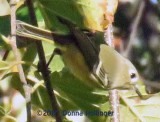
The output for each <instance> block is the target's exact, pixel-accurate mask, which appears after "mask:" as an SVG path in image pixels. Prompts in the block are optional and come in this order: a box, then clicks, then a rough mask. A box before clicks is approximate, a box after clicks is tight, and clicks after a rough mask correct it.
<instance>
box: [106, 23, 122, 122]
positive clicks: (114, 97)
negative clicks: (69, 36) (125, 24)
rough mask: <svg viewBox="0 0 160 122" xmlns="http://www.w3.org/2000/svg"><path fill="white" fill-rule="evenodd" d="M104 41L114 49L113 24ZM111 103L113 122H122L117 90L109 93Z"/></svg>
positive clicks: (108, 29)
mask: <svg viewBox="0 0 160 122" xmlns="http://www.w3.org/2000/svg"><path fill="white" fill-rule="evenodd" d="M104 39H105V42H106V43H107V44H108V45H109V46H111V47H114V44H113V28H112V24H110V25H109V26H108V28H107V29H106V30H105V33H104ZM106 53H107V52H106ZM109 101H110V103H111V109H112V111H113V112H114V114H113V117H112V122H120V117H119V95H118V91H117V90H116V89H114V90H110V91H109Z"/></svg>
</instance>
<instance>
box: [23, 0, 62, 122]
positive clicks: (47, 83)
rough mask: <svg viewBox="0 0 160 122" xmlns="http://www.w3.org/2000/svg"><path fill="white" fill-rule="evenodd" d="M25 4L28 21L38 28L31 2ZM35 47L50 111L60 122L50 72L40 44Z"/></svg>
mask: <svg viewBox="0 0 160 122" xmlns="http://www.w3.org/2000/svg"><path fill="white" fill-rule="evenodd" d="M26 4H27V6H28V10H29V15H30V18H31V19H30V20H31V23H32V24H33V25H35V26H38V24H37V19H36V15H35V11H34V7H33V3H32V1H31V0H26ZM36 46H37V51H38V56H39V63H40V66H41V69H42V70H40V71H41V73H42V76H43V79H44V81H45V82H44V83H45V86H46V89H47V92H48V95H49V98H50V101H51V105H52V109H53V110H54V111H56V113H55V119H56V122H62V117H61V114H60V110H59V106H58V103H57V100H56V96H55V93H54V90H53V89H52V87H51V81H50V71H49V69H48V66H47V63H46V59H45V54H44V49H43V46H42V42H41V41H36Z"/></svg>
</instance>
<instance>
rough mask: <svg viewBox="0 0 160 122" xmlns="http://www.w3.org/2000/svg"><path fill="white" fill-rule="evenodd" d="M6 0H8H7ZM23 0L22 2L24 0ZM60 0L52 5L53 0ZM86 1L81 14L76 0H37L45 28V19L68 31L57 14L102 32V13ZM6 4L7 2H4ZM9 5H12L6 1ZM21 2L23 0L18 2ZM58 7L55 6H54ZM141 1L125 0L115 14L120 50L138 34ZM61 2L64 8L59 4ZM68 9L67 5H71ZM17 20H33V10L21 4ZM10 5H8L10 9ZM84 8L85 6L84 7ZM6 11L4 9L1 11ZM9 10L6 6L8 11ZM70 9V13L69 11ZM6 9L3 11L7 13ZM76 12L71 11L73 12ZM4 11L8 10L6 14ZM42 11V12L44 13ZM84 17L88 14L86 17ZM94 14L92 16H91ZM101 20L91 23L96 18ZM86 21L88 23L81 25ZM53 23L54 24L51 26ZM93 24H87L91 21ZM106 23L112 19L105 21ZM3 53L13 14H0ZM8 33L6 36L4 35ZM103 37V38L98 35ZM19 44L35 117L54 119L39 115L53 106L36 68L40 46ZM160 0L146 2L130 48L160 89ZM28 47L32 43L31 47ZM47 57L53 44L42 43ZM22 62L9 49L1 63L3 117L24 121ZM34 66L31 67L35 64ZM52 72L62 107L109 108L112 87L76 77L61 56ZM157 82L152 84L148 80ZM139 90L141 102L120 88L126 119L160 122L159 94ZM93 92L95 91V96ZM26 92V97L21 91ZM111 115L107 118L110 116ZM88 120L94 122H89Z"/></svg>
mask: <svg viewBox="0 0 160 122" xmlns="http://www.w3.org/2000/svg"><path fill="white" fill-rule="evenodd" d="M2 2H3V0H2ZM21 2H23V1H21ZM52 2H53V3H56V4H53V3H52ZM81 2H82V3H83V2H84V3H83V4H82V5H84V6H83V7H84V8H83V10H84V13H85V11H87V12H86V13H85V14H86V15H85V14H84V13H83V15H82V13H80V12H79V10H77V6H78V5H77V3H76V2H73V3H74V4H73V5H75V6H72V7H71V6H67V5H68V3H67V2H65V0H53V1H48V2H46V0H37V1H35V3H34V5H35V11H36V15H37V19H38V24H39V26H40V27H42V28H44V27H45V25H44V21H45V22H46V27H47V28H48V29H51V30H52V31H55V32H57V33H61V34H67V33H68V30H67V29H66V28H65V27H63V26H62V25H61V24H60V23H59V22H58V21H57V19H56V17H55V15H60V16H65V17H67V18H69V19H70V20H71V21H75V22H77V24H78V26H79V27H81V28H84V27H86V26H87V27H90V28H96V29H97V30H99V29H100V30H101V28H103V27H102V26H101V25H99V23H100V22H101V18H100V15H101V14H102V12H100V13H99V14H98V15H97V14H95V13H96V11H97V9H98V8H97V7H99V6H97V4H95V3H94V2H93V3H92V4H91V6H94V7H95V8H91V7H90V6H86V5H88V4H87V3H85V1H83V0H82V1H81ZM0 4H1V5H2V3H0ZM4 5H6V6H7V4H4ZM18 5H19V6H20V5H21V3H19V4H18ZM53 5H54V6H53ZM139 5H140V1H139V0H135V1H131V0H120V1H119V5H118V9H117V11H116V13H115V20H114V23H113V25H114V45H115V46H116V49H117V50H118V51H120V52H121V53H123V52H124V50H125V49H126V47H127V46H128V42H129V39H130V35H131V33H132V32H133V22H134V20H135V18H136V16H137V11H138V8H139ZM59 6H61V7H59ZM67 7H68V8H67ZM17 8H18V10H17V19H19V20H22V21H25V22H28V23H29V22H30V20H29V17H28V11H27V7H26V6H21V7H18V6H17ZM6 9H7V7H6ZM80 9H81V11H82V8H80ZM2 10H4V9H2V7H0V13H1V11H2ZM5 11H7V10H5ZM64 11H65V12H64ZM2 13H4V12H2ZM71 13H72V14H71ZM5 14H8V12H6V13H5ZM42 15H43V16H42ZM83 17H86V18H85V20H84V18H83ZM87 17H88V18H87ZM92 17H93V19H92ZM95 18H99V19H97V21H92V20H96V19H95ZM82 20H84V21H86V22H83V23H82ZM53 22H54V24H52V23H53ZM87 22H88V23H89V24H88V23H87ZM106 23H107V22H106ZM0 34H1V39H0V54H1V59H2V58H3V55H4V52H5V51H6V50H11V48H10V45H9V44H8V42H7V40H5V39H4V38H3V36H6V37H8V36H9V34H10V16H9V15H6V16H1V17H0ZM2 35H3V36H2ZM97 38H100V37H97ZM18 40H19V42H17V45H18V47H19V51H20V52H21V55H22V59H23V61H24V62H25V64H24V65H23V66H24V71H25V74H26V76H27V80H28V81H29V83H30V84H31V85H32V86H33V88H32V119H33V121H36V122H42V121H50V120H53V118H51V117H49V116H38V115H37V111H38V110H42V109H44V110H46V109H47V110H50V108H51V107H50V104H48V103H49V99H48V95H47V93H46V90H45V87H44V85H43V80H42V77H41V75H40V74H39V73H38V72H37V69H36V67H35V65H37V62H38V58H37V56H36V48H35V45H34V44H32V43H31V42H30V41H24V40H22V39H19V38H18ZM159 42H160V3H158V1H150V0H145V8H144V12H143V14H142V16H141V20H140V24H139V26H138V29H137V31H136V36H135V38H134V41H133V44H132V48H131V52H130V53H129V57H128V58H130V60H131V61H132V62H133V63H134V64H135V66H136V67H137V69H138V71H139V73H140V75H141V77H142V79H143V81H147V82H144V83H145V84H146V85H147V89H149V90H151V91H154V92H159V90H160V85H159V81H160V43H159ZM26 46H27V47H26ZM43 46H44V49H45V55H46V58H47V59H49V57H50V55H51V53H52V50H53V49H54V48H55V47H54V45H51V44H48V43H46V42H43ZM16 64H17V62H16V61H15V58H14V56H13V53H12V51H10V53H9V55H8V57H7V59H6V60H5V61H2V60H1V61H0V119H1V121H4V122H5V121H19V122H22V121H25V120H26V113H25V111H26V110H25V101H24V98H23V96H22V95H23V90H22V84H21V83H20V81H19V77H18V74H17V69H16V67H15V66H16ZM31 64H32V65H31ZM50 69H51V71H52V74H51V80H52V83H53V84H52V85H53V87H54V90H55V91H56V96H57V99H58V101H59V103H60V105H61V110H72V111H73V110H80V111H85V110H105V111H108V110H110V106H109V100H108V93H107V91H102V90H101V91H100V90H97V91H95V89H90V88H89V87H87V86H85V85H84V84H83V83H82V82H81V81H80V80H78V79H77V78H75V77H74V76H73V75H72V74H71V73H70V72H69V71H68V69H67V68H66V67H65V66H64V64H63V61H62V60H61V58H60V57H59V56H56V57H54V59H53V61H52V64H51V65H50ZM148 82H149V83H151V84H155V85H156V86H157V87H156V88H155V87H153V86H155V85H150V84H149V85H148V84H147V83H148ZM139 88H140V90H141V92H142V93H143V95H145V96H147V97H149V98H148V99H146V100H140V99H139V98H138V97H137V95H136V94H135V93H134V91H127V92H126V91H124V92H120V94H121V99H120V103H121V104H120V114H121V122H127V121H133V122H138V121H141V120H142V119H143V120H142V121H144V120H145V121H147V122H152V121H153V122H159V121H160V118H159V117H160V114H159V112H158V110H159V109H160V97H159V93H157V94H155V95H153V96H150V95H147V94H146V92H145V90H144V85H143V84H142V83H140V84H139ZM93 91H94V94H93ZM21 94H22V95H21ZM71 118H74V119H75V120H74V121H80V120H82V119H84V118H79V117H76V116H75V117H74V116H73V117H67V119H71ZM67 119H65V120H66V121H68V120H67ZM89 119H90V121H95V122H98V121H104V119H106V118H104V117H97V116H90V117H89ZM109 119H110V117H108V118H107V120H109ZM86 121H89V120H86Z"/></svg>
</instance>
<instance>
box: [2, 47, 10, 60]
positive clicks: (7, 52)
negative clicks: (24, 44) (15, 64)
mask: <svg viewBox="0 0 160 122" xmlns="http://www.w3.org/2000/svg"><path fill="white" fill-rule="evenodd" d="M8 55H9V50H6V51H5V52H4V55H3V58H2V60H3V61H5V60H6V59H7V57H8Z"/></svg>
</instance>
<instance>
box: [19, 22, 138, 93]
mask: <svg viewBox="0 0 160 122" xmlns="http://www.w3.org/2000/svg"><path fill="white" fill-rule="evenodd" d="M60 21H61V22H62V23H63V24H65V25H66V26H67V27H68V28H69V30H70V33H71V34H70V35H59V34H56V33H54V32H51V31H48V30H44V29H40V28H37V27H34V26H32V25H29V24H27V23H24V22H22V21H19V20H17V35H18V36H23V37H27V38H32V39H40V40H43V41H47V42H49V43H52V44H55V45H56V47H57V49H56V50H58V52H59V54H60V55H61V56H62V59H63V61H64V63H65V65H66V66H67V67H68V68H69V69H70V71H71V72H72V73H73V74H74V75H75V76H76V77H77V78H79V79H80V80H82V81H84V83H85V84H87V85H88V86H91V87H97V88H105V89H109V90H111V89H136V92H137V91H138V92H139V90H138V89H137V88H136V83H137V82H138V80H139V75H138V72H137V70H136V68H135V67H134V65H133V64H132V63H131V62H130V61H129V60H128V59H126V58H124V57H123V56H122V55H120V54H119V53H118V52H117V51H116V50H115V49H113V48H112V47H110V46H108V45H107V44H104V43H102V44H99V45H96V44H95V43H94V41H92V40H91V39H90V38H89V37H88V36H87V34H85V33H83V32H82V31H81V30H80V28H78V27H77V26H76V25H74V24H72V23H71V22H69V21H67V20H63V19H60ZM138 92H137V93H138ZM139 93H140V92H139ZM139 93H138V94H139Z"/></svg>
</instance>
